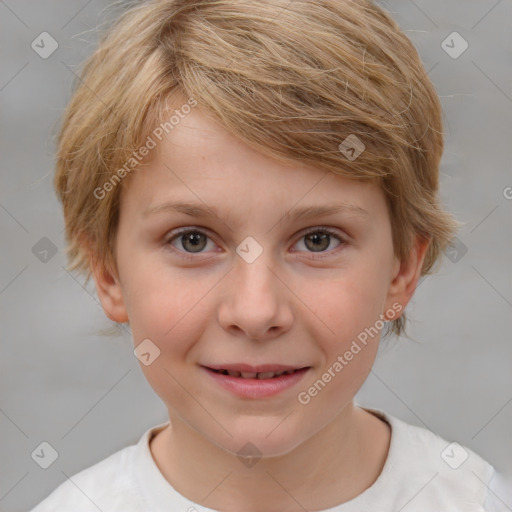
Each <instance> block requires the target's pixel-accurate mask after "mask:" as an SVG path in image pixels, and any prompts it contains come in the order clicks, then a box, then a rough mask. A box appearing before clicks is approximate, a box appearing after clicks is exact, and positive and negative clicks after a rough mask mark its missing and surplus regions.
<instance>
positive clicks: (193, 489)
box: [150, 402, 390, 512]
mask: <svg viewBox="0 0 512 512" xmlns="http://www.w3.org/2000/svg"><path fill="white" fill-rule="evenodd" d="M170 418H171V424H170V426H168V427H167V428H165V429H164V430H162V431H161V432H159V434H158V435H157V436H156V437H155V438H154V439H153V440H152V442H151V445H150V447H151V451H152V455H153V458H154V459H155V462H156V464H157V466H158V467H159V469H160V471H161V472H162V474H163V476H164V477H165V478H166V479H167V481H168V482H170V484H171V485H172V486H173V487H174V488H175V489H176V490H177V491H178V492H179V493H180V494H182V495H183V496H185V497H186V498H188V499H190V500H191V501H193V502H195V503H198V504H201V505H202V506H204V507H207V508H213V509H216V510H222V511H226V512H231V511H233V512H234V511H239V510H244V511H247V512H261V511H265V512H269V511H274V510H275V511H279V512H295V511H303V510H304V509H307V510H319V509H320V510H322V509H326V508H331V507H334V506H336V505H339V504H340V503H344V502H346V501H349V500H351V499H353V498H355V497H356V496H358V495H359V494H361V493H362V492H364V491H365V490H366V489H367V488H368V487H370V486H371V485H372V484H373V483H374V482H375V480H376V479H377V478H378V476H379V474H380V472H381V471H382V468H383V466H384V463H385V460H386V457H387V453H388V448H389V441H390V430H389V426H388V425H387V424H386V423H384V422H383V421H381V420H380V419H378V418H377V417H375V416H374V415H372V414H370V413H368V412H366V411H364V410H362V409H360V408H358V407H355V406H354V405H353V403H352V402H351V403H350V404H348V405H347V406H346V407H345V408H344V409H343V410H342V411H341V412H340V414H339V415H338V416H337V417H336V418H335V420H334V421H332V422H331V423H330V424H329V425H327V426H326V427H324V428H323V429H321V430H320V431H318V432H317V433H316V434H315V435H313V436H312V437H311V438H309V439H308V440H306V441H305V442H303V443H302V444H300V445H299V446H297V447H296V448H295V449H293V450H292V451H290V452H288V453H286V454H284V455H280V456H276V457H262V458H261V459H259V460H257V461H256V462H255V463H254V464H252V465H251V464H250V463H247V464H243V463H242V462H241V461H240V459H239V458H238V457H237V455H236V454H233V453H231V452H228V451H226V450H224V449H222V448H220V447H219V446H217V445H215V444H213V443H211V442H210V441H209V440H208V439H206V438H205V437H203V436H202V435H200V434H199V433H198V432H196V431H195V430H193V429H191V428H190V427H189V426H188V425H186V424H185V423H183V422H182V421H181V420H180V419H179V418H177V417H175V416H173V417H171V416H170Z"/></svg>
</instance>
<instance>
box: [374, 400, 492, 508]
mask: <svg viewBox="0 0 512 512" xmlns="http://www.w3.org/2000/svg"><path fill="white" fill-rule="evenodd" d="M371 412H373V413H374V414H377V415H378V416H380V417H381V418H382V419H384V420H385V421H387V422H388V423H389V424H390V426H391V430H392V435H391V444H390V449H389V454H388V461H387V462H386V465H385V471H384V473H385V478H386V480H388V485H393V488H394V489H395V490H396V492H397V494H396V495H395V497H396V498H397V502H398V503H403V504H404V506H405V503H410V506H412V509H411V510H415V511H423V510H425V511H427V510H443V509H445V510H446V509H448V508H451V509H454V510H465V511H467V512H471V511H475V512H476V511H483V510H484V508H483V507H484V505H485V502H486V500H487V498H488V488H489V483H490V481H491V479H492V478H493V475H494V468H493V467H492V466H491V465H490V464H489V463H488V462H486V461H485V460H484V459H482V458H481V457H480V456H479V455H477V454H476V453H475V452H473V451H472V450H471V449H469V448H467V447H466V446H463V445H461V444H459V443H457V442H450V441H447V440H446V439H444V438H442V437H441V436H439V435H437V434H435V433H433V432H432V431H430V430H428V429H427V428H423V427H419V426H415V425H411V424H408V423H406V422H404V421H402V420H400V419H398V418H395V417H393V416H391V415H388V414H386V413H384V412H382V411H376V410H372V411H371ZM383 476H384V475H383ZM393 480H394V484H392V481H393ZM397 482H401V484H400V485H399V486H398V487H399V489H397ZM413 504H414V505H415V506H413ZM454 507H455V508H454Z"/></svg>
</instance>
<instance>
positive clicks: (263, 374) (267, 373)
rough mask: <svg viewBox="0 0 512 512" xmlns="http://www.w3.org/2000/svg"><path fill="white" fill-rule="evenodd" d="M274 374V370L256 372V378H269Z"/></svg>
mask: <svg viewBox="0 0 512 512" xmlns="http://www.w3.org/2000/svg"><path fill="white" fill-rule="evenodd" d="M275 375H276V374H275V373H274V372H262V373H258V379H271V378H272V377H274V376H275Z"/></svg>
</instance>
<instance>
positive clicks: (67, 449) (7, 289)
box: [0, 0, 512, 511]
mask: <svg viewBox="0 0 512 512" xmlns="http://www.w3.org/2000/svg"><path fill="white" fill-rule="evenodd" d="M108 4H109V2H103V1H99V0H98V1H89V2H87V1H85V0H84V1H78V0H73V1H44V2H43V1H41V2H36V1H28V0H24V1H18V2H15V1H14V0H5V1H0V20H1V28H2V30H1V31H0V38H1V44H0V52H1V59H2V60H1V62H2V67H1V74H0V105H1V112H2V132H1V141H0V143H1V169H2V187H1V189H0V224H1V229H2V244H1V247H2V265H1V266H0V306H1V315H2V316H1V320H2V323H1V326H2V330H1V334H2V344H1V359H0V364H1V367H0V378H1V385H0V390H1V395H0V432H1V438H0V439H1V443H0V461H1V467H0V510H1V511H7V510H9V511H22V510H27V509H29V508H31V507H32V506H34V505H35V504H36V503H37V502H39V501H40V500H41V499H43V498H44V497H45V496H47V495H48V494H49V493H50V492H51V491H52V490H53V489H55V488H56V487H57V485H59V484H60V483H61V482H63V481H64V480H65V479H66V478H67V477H69V476H71V475H73V474H74V473H76V472H78V471H80V470H82V469H84V468H86V467H88V466H90V465H92V464H94V463H96V462H98V461H99V460H101V459H103V458H105V457H106V456H108V455H110V454H112V453H114V452H115V451H117V450H119V449H121V448H123V447H125V446H127V445H128V444H132V443H135V442H136V441H137V440H138V439H139V437H140V436H141V434H142V433H143V432H144V431H145V430H146V429H147V428H149V427H151V426H153V425H155V424H157V423H160V422H163V421H166V415H165V412H166V411H165V408H164V406H163V404H162V403H161V402H160V400H159V399H158V398H157V396H156V395H155V394H154V392H153V391H152V390H151V388H150V387H149V385H148V384H147V383H146V381H145V380H144V378H143V376H142V372H141V371H140V368H139V363H138V361H137V359H136V358H135V357H134V356H133V353H132V350H133V347H132V342H131V339H130V337H129V334H128V333H124V334H123V335H120V336H118V337H114V338H105V337H101V336H99V335H97V331H98V329H101V328H105V327H108V326H109V320H108V319H107V318H106V317H105V316H104V314H103V312H102V310H101V307H100V305H99V302H98V300H97V296H96V294H95V291H94V289H93V287H92V284H91V285H89V286H88V287H87V289H86V288H84V287H83V286H82V281H81V280H78V279H77V278H76V277H75V276H73V275H71V274H69V273H68V272H67V271H66V270H65V268H64V267H65V258H64V255H63V252H62V249H63V234H62V229H63V219H62V216H61V211H60V206H59V204H58V202H57V200H56V198H55V195H54V193H53V190H52V184H51V178H52V171H53V151H54V145H53V139H52V134H53V133H55V128H56V126H57V123H58V120H59V116H60V115H61V112H62V110H63V108H64V106H65V105H66V103H67V102H68V100H69V98H70V92H71V86H72V84H73V80H74V75H73V69H76V65H77V64H79V63H80V62H81V61H82V59H83V58H84V57H85V56H87V55H88V54H89V53H91V52H92V51H93V49H94V45H95V40H96V35H95V32H94V29H95V27H96V26H97V23H98V21H101V20H103V19H104V18H103V17H100V11H101V10H102V9H103V8H104V7H105V6H106V5H108ZM383 5H384V6H385V7H387V8H388V9H389V10H390V11H392V14H393V16H394V17H395V19H396V20H397V21H398V23H399V24H400V26H401V27H402V29H404V30H405V31H406V33H407V34H408V36H409V37H410V38H411V39H412V40H413V42H414V43H415V45H416V47H417V48H418V50H419V52H420V55H421V56H422V58H423V61H424V64H425V67H426V69H427V70H428V71H429V76H430V77H431V79H432V81H433V82H434V84H435V86H436V88H437V91H438V93H439V95H440V97H441V101H442V104H443V107H444V112H445V116H444V122H445V130H446V150H445V153H444V157H443V162H442V179H441V181H442V197H443V200H444V202H445V205H446V206H447V208H448V209H449V210H450V211H452V212H453V213H454V214H455V215H456V217H457V218H458V219H459V220H461V221H463V222H465V223H466V224H465V226H464V227H463V228H461V230H460V232H459V234H458V242H457V248H456V249H455V250H454V251H452V252H450V258H451V259H446V260H445V263H444V264H443V266H442V268H441V269H440V271H439V272H438V274H437V275H435V276H430V277H428V278H426V279H424V280H422V281H421V283H420V286H419V288H418V290H417V292H416V295H415V298H414V299H413V301H412V303H411V304H410V306H409V308H408V311H409V318H410V319H411V320H412V321H411V323H410V324H409V325H410V326H409V332H410V333H411V335H412V337H413V338H414V341H407V340H404V339H400V340H390V342H388V343H387V344H385V345H383V346H382V348H383V350H381V353H380V356H379V359H378V361H377V363H376V365H375V367H374V369H373V372H372V374H371V375H370V377H369V378H368V380H367V382H366V383H365V385H364V387H363V388H362V390H361V392H360V393H359V395H358V397H357V400H358V402H359V403H360V404H361V405H365V406H370V407H376V408H380V409H383V410H385V411H387V412H389V413H391V414H393V415H396V416H398V417H400V418H402V419H404V420H405V421H407V422H410V423H413V424H416V425H421V426H427V427H428V428H430V429H432V430H433V431H434V432H436V433H438V434H439V435H441V436H443V437H445V438H447V439H448V440H457V441H459V442H460V443H461V444H465V445H467V446H468V447H470V448H472V449H473V450H475V451H476V452H477V453H479V454H480V455H481V456H483V457H484V458H485V459H487V460H488V461H489V462H491V463H492V464H493V465H494V466H495V468H496V469H497V470H498V471H499V472H501V473H505V474H507V475H509V476H511V475H512V439H511V434H510V433H511V432H512V429H511V426H512V372H511V371H510V368H511V362H512V343H511V338H512V337H511V322H510V318H511V311H512V291H511V273H512V272H511V265H510V261H511V253H512V251H511V246H512V240H511V234H512V229H511V228H512V199H507V197H506V196H508V197H512V189H507V187H512V174H511V172H510V169H511V163H510V162H511V161H512V152H511V147H512V127H511V126H512V122H511V121H512V81H511V76H512V73H511V67H512V37H511V34H512V30H511V28H512V26H511V20H512V3H511V2H510V0H501V1H496V0H485V1H484V0H482V1H462V0H458V1H448V2H447V1H443V0H435V1H426V0H416V1H414V2H413V1H408V0H404V1H389V2H386V3H384V4H383ZM43 31H47V32H49V33H50V34H51V35H52V37H53V38H55V39H56V40H57V42H58V45H59V47H58V49H57V50H56V51H55V52H54V53H53V54H52V55H51V56H50V57H48V58H47V59H42V58H41V57H40V56H39V55H38V54H37V53H36V52H35V51H34V50H33V49H32V48H31V43H32V41H33V40H34V39H36V37H37V36H38V35H39V34H40V33H41V32H43ZM453 31H456V32H458V33H459V34H460V35H461V36H462V37H463V38H464V39H465V40H466V41H467V42H468V44H469V47H468V49H467V50H466V51H465V52H464V53H463V54H462V55H460V56H459V57H458V58H452V57H451V56H449V55H448V54H447V53H446V52H445V51H444V50H443V48H442V47H441V43H442V41H443V40H445V38H446V37H447V36H448V35H449V34H450V33H451V32H453ZM457 44H458V43H457ZM456 48H457V46H456ZM507 191H509V192H510V193H507ZM43 237H47V238H48V239H49V240H51V242H52V243H53V244H55V246H56V248H57V250H58V252H57V253H56V254H55V255H53V256H51V252H50V253H48V255H47V258H48V261H46V262H44V261H41V259H40V258H41V257H42V255H41V253H40V252H38V249H37V248H38V247H40V246H41V245H39V246H36V244H38V243H39V244H43V246H44V245H45V244H47V245H48V242H47V241H43V242H40V240H41V239H42V238H43ZM34 246H36V249H33V247H34ZM466 251H467V252H466ZM34 253H35V254H34ZM38 256H39V257H38ZM50 256H51V257H50ZM43 441H47V442H49V443H50V444H51V445H52V446H53V447H54V448H55V449H56V450H57V452H58V458H57V460H56V461H55V463H54V464H52V465H51V466H50V467H49V468H48V469H42V468H41V467H39V465H37V464H36V463H35V461H34V460H33V459H32V457H31V453H32V452H33V451H34V449H35V448H36V447H38V445H39V444H40V443H41V442H43ZM501 498H502V499H503V500H504V501H506V502H507V505H508V507H510V508H509V510H512V498H511V497H510V496H509V497H506V496H501Z"/></svg>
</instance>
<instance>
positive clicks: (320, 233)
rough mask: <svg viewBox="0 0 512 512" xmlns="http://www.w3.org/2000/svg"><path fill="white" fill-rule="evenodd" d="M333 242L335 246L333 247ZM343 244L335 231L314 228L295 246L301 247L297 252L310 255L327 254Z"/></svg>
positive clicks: (343, 241)
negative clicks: (304, 252)
mask: <svg viewBox="0 0 512 512" xmlns="http://www.w3.org/2000/svg"><path fill="white" fill-rule="evenodd" d="M333 241H334V242H335V245H333ZM344 243H345V240H344V239H343V238H342V237H341V236H340V235H339V234H338V233H337V232H335V231H332V230H330V229H327V228H322V229H320V228H315V229H311V230H310V231H309V232H307V233H306V234H304V235H303V236H302V238H301V239H300V240H299V241H298V242H297V245H299V246H300V245H303V246H304V247H305V248H302V247H299V248H298V250H300V251H306V252H310V253H315V252H316V253H323V252H325V253H329V252H331V251H332V250H334V249H336V248H337V247H338V246H339V245H342V244H344Z"/></svg>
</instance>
